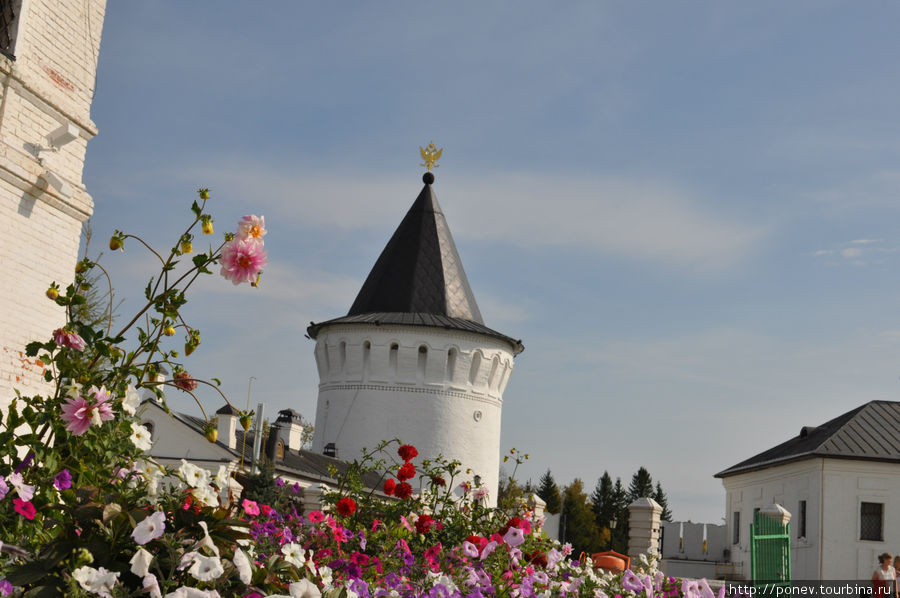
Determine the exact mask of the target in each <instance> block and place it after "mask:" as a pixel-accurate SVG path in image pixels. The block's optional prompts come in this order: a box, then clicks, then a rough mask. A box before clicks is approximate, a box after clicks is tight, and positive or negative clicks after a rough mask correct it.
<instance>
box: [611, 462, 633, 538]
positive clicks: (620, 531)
mask: <svg viewBox="0 0 900 598" xmlns="http://www.w3.org/2000/svg"><path fill="white" fill-rule="evenodd" d="M613 503H614V504H615V505H616V517H615V522H616V527H615V529H614V530H612V539H611V543H612V549H613V550H615V551H616V552H620V553H622V554H627V553H628V518H629V513H628V504H629V503H628V493H627V492H625V487H624V486H623V485H622V478H616V485H615V486H614V487H613Z"/></svg>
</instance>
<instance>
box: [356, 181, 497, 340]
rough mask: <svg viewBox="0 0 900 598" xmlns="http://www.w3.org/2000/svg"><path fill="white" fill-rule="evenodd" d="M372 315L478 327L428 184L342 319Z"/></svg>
mask: <svg viewBox="0 0 900 598" xmlns="http://www.w3.org/2000/svg"><path fill="white" fill-rule="evenodd" d="M426 180H427V179H426ZM376 312H393V313H426V314H432V315H438V316H447V317H450V318H460V319H463V320H469V321H470V322H475V323H477V324H484V320H483V319H482V317H481V312H480V311H479V310H478V304H477V303H476V302H475V295H474V294H473V293H472V288H471V287H470V286H469V280H468V278H466V273H465V271H464V270H463V266H462V262H461V261H460V259H459V253H458V252H457V251H456V244H455V243H454V242H453V236H452V235H451V234H450V228H449V227H448V226H447V221H446V220H445V219H444V214H443V212H441V207H440V205H438V201H437V197H436V196H435V194H434V190H433V189H432V187H431V185H430V184H427V183H426V185H425V187H424V188H423V189H422V192H421V193H419V197H417V198H416V201H415V203H413V205H412V207H411V208H410V209H409V211H408V212H407V213H406V216H405V217H404V218H403V221H402V222H401V223H400V226H398V227H397V230H396V231H395V232H394V235H393V236H392V237H391V240H390V241H388V244H387V246H385V248H384V251H382V252H381V255H380V256H379V257H378V261H377V262H375V266H374V267H373V268H372V271H371V272H369V276H368V278H366V282H365V283H364V284H363V286H362V289H360V291H359V294H358V295H357V296H356V301H354V302H353V305H352V306H351V307H350V311H349V312H348V313H347V315H348V316H356V315H360V314H370V313H376Z"/></svg>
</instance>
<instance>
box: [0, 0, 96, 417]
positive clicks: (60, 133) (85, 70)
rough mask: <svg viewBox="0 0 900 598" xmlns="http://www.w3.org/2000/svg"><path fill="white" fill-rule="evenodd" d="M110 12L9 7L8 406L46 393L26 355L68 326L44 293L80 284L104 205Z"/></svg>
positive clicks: (4, 300)
mask: <svg viewBox="0 0 900 598" xmlns="http://www.w3.org/2000/svg"><path fill="white" fill-rule="evenodd" d="M105 12H106V0H3V1H0V87H2V91H0V280H2V281H3V283H2V285H0V409H4V410H5V406H6V404H7V403H8V402H9V401H10V399H11V398H12V397H13V396H14V394H13V389H14V388H18V389H20V390H22V392H23V393H25V394H34V393H39V392H43V391H44V389H45V386H44V383H43V382H42V380H41V369H42V368H41V364H40V363H37V361H36V360H34V359H28V358H26V357H25V355H24V354H23V353H22V352H23V351H24V348H25V345H26V344H27V343H29V342H31V341H33V340H44V339H46V338H49V335H50V333H51V332H52V331H53V329H54V328H57V327H59V326H60V325H61V324H62V323H63V322H64V311H63V309H62V308H61V307H59V306H57V305H56V304H54V303H53V302H52V301H50V300H49V299H46V298H45V297H44V292H45V291H46V290H47V286H48V285H49V283H50V282H51V281H54V280H55V281H57V282H59V283H60V284H61V285H62V287H63V288H65V285H67V284H68V283H70V282H71V281H72V278H73V276H74V269H75V261H76V259H77V255H78V244H79V240H80V236H81V225H82V223H83V222H84V221H85V220H87V219H88V217H90V215H91V213H92V212H93V209H94V203H93V200H92V199H91V197H90V195H88V193H87V191H86V190H85V188H84V185H83V184H82V178H81V176H82V170H83V167H84V157H85V150H86V147H87V143H88V141H89V140H90V139H91V138H92V137H94V136H95V135H96V134H97V127H96V126H95V125H94V123H93V122H92V121H91V117H90V108H91V102H92V100H93V98H94V85H95V75H96V72H97V56H98V52H99V51H100V33H101V30H102V28H103V18H104V15H105Z"/></svg>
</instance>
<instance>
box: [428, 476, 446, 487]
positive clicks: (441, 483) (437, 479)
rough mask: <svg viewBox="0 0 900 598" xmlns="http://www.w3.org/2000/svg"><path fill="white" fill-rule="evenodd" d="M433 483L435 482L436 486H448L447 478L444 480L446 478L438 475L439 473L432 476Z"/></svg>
mask: <svg viewBox="0 0 900 598" xmlns="http://www.w3.org/2000/svg"><path fill="white" fill-rule="evenodd" d="M431 483H432V484H434V485H435V486H446V485H447V482H446V480H444V478H442V477H441V476H437V475H436V476H432V477H431Z"/></svg>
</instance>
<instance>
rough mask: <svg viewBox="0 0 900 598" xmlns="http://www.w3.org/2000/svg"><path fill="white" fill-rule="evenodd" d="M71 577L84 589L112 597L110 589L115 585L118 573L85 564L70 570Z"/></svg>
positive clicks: (105, 597) (104, 597) (106, 597)
mask: <svg viewBox="0 0 900 598" xmlns="http://www.w3.org/2000/svg"><path fill="white" fill-rule="evenodd" d="M72 577H73V578H74V579H75V581H77V582H78V585H80V586H81V587H82V589H84V590H85V591H87V592H90V593H92V594H97V595H99V596H103V598H112V594H111V593H110V590H112V589H113V586H115V585H116V582H117V581H118V579H119V573H118V572H116V573H113V572H112V571H108V570H106V569H105V568H103V567H100V568H99V569H94V568H93V567H88V566H87V565H85V566H84V567H79V568H77V569H75V570H74V571H72Z"/></svg>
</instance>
